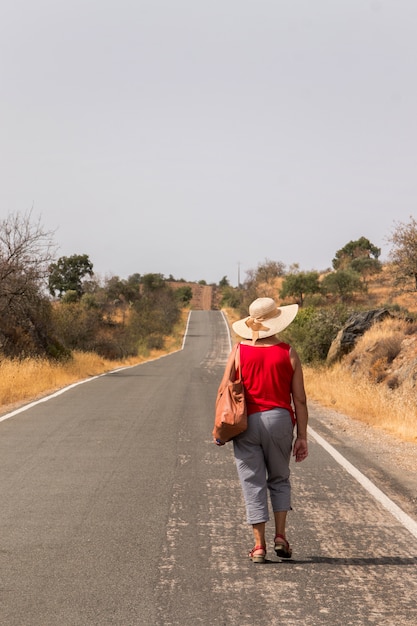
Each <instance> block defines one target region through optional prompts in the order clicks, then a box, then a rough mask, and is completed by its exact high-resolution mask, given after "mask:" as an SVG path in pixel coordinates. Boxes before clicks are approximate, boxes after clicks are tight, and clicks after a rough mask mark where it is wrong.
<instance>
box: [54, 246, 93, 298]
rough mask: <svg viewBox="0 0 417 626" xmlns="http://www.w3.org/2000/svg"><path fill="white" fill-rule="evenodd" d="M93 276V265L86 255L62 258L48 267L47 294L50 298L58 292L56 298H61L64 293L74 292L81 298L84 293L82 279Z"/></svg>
mask: <svg viewBox="0 0 417 626" xmlns="http://www.w3.org/2000/svg"><path fill="white" fill-rule="evenodd" d="M93 275H94V272H93V264H92V263H91V261H90V259H89V258H88V255H87V254H73V255H72V256H70V257H66V256H63V257H61V258H60V259H58V261H57V262H56V263H52V264H51V265H50V266H49V281H48V284H49V292H50V294H51V295H52V296H55V293H56V292H58V297H59V298H62V295H63V294H64V293H65V292H66V291H75V292H76V294H77V296H78V298H81V296H82V295H83V293H84V289H83V279H84V278H85V276H90V277H91V276H93Z"/></svg>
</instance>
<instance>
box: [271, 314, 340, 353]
mask: <svg viewBox="0 0 417 626" xmlns="http://www.w3.org/2000/svg"><path fill="white" fill-rule="evenodd" d="M350 314H351V311H349V310H348V309H347V308H345V307H344V306H342V305H341V306H337V307H332V308H331V309H315V308H313V307H306V308H304V309H300V310H299V312H298V315H297V317H296V318H295V320H294V322H293V323H292V324H291V325H290V326H289V327H288V328H287V329H286V330H285V331H284V332H283V333H282V334H281V337H282V338H283V339H284V341H288V343H290V344H291V345H292V346H294V348H295V349H296V350H297V352H298V354H299V356H300V359H301V361H302V362H303V363H320V362H323V361H325V360H326V357H327V353H328V351H329V348H330V345H331V343H332V341H333V339H334V338H335V337H336V335H337V333H338V332H339V330H340V329H341V328H342V327H343V325H344V324H345V322H346V320H347V319H348V317H349V315H350Z"/></svg>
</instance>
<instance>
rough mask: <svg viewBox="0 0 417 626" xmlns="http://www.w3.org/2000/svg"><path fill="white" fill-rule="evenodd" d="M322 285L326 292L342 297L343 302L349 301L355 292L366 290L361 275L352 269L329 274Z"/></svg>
mask: <svg viewBox="0 0 417 626" xmlns="http://www.w3.org/2000/svg"><path fill="white" fill-rule="evenodd" d="M321 287H322V290H323V291H324V292H325V293H328V294H333V295H335V296H338V297H340V299H341V301H342V302H348V301H349V300H350V299H351V298H352V296H353V294H354V293H357V292H360V291H363V290H364V285H363V283H362V281H361V277H360V275H359V274H358V273H357V272H355V271H353V270H352V269H347V270H338V271H337V272H331V273H330V274H327V275H326V276H325V277H324V278H323V281H322V284H321Z"/></svg>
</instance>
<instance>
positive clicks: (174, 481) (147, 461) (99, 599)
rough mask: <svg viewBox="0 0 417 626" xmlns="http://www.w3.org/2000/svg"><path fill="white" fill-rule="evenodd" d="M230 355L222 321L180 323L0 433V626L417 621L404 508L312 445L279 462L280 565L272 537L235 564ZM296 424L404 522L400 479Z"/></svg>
mask: <svg viewBox="0 0 417 626" xmlns="http://www.w3.org/2000/svg"><path fill="white" fill-rule="evenodd" d="M228 350H229V336H228V332H227V327H226V324H225V323H224V320H223V317H222V315H221V313H220V312H217V311H194V312H192V313H191V316H190V320H189V327H188V331H187V336H186V340H185V342H184V346H183V349H182V350H180V351H178V352H177V353H174V354H171V355H169V356H167V357H164V358H161V359H159V360H156V361H152V362H149V363H145V364H142V365H139V366H136V367H133V368H129V369H123V370H120V371H118V372H114V373H111V374H108V375H106V376H102V377H98V378H96V379H94V380H92V381H90V382H88V383H86V384H82V385H78V386H76V387H74V388H72V389H70V390H67V391H66V392H65V393H62V394H60V395H58V396H56V397H53V398H51V399H49V400H48V401H46V402H42V403H39V404H37V405H35V406H32V407H31V408H29V409H28V410H26V411H24V412H21V413H19V414H17V415H15V416H13V417H11V418H10V419H5V420H4V421H2V422H1V423H0V503H1V507H0V528H1V540H0V624H1V626H90V625H91V626H93V625H94V626H107V625H120V626H142V625H143V626H153V625H155V626H169V625H172V626H173V625H178V626H185V625H187V626H188V625H189V626H195V625H197V624H204V625H209V626H212V625H213V626H214V625H230V626H246V625H248V626H249V625H250V626H252V625H254V624H255V625H259V626H263V625H268V626H270V625H275V624H276V625H281V624H283V625H287V626H290V625H295V624H297V625H300V624H302V625H303V626H309V625H314V626H316V625H321V624H330V625H339V624H340V625H342V624H343V626H348V625H354V626H358V625H362V624H363V625H365V624H375V625H376V626H382V625H389V626H394V624H395V625H401V624H409V625H411V624H413V625H414V624H415V623H417V602H416V598H417V568H416V565H417V530H416V529H417V525H416V526H415V527H414V526H413V524H416V516H415V515H414V513H413V510H411V509H412V507H411V508H410V507H409V510H408V512H405V513H404V515H405V517H401V515H394V514H393V512H392V511H389V510H388V509H387V506H386V502H385V503H384V502H381V501H380V500H378V498H377V497H376V496H375V493H374V494H372V493H370V492H369V490H368V489H367V488H366V487H364V486H363V485H362V484H360V483H359V482H358V477H357V476H354V475H352V473H351V472H350V471H348V470H347V469H346V468H345V467H343V466H342V465H341V464H340V459H338V458H337V454H336V458H335V455H332V454H331V452H332V449H334V448H332V449H330V450H329V449H325V448H324V447H323V445H321V443H319V441H318V440H317V437H316V438H314V437H311V441H310V456H309V458H308V460H307V461H306V462H304V463H301V464H299V465H295V464H293V465H292V483H293V508H294V510H293V511H292V512H291V513H290V515H289V527H288V531H289V537H290V540H291V543H292V544H293V548H294V558H293V560H292V561H290V562H279V561H278V560H277V559H276V558H275V555H274V553H273V550H272V545H271V544H272V539H273V528H272V526H271V528H270V540H271V542H270V545H269V546H268V549H269V552H268V559H269V560H268V561H267V563H266V564H265V565H258V564H253V563H251V562H250V561H249V559H248V558H247V553H248V550H249V549H250V548H251V547H252V539H251V532H250V528H249V527H248V526H247V525H246V524H245V515H244V507H243V502H242V497H241V492H240V487H239V484H238V481H237V476H236V471H235V467H234V462H233V455H232V448H231V445H227V446H224V447H223V448H217V447H216V446H214V445H213V444H212V442H211V428H212V422H213V401H214V397H215V393H216V389H217V385H218V382H219V380H220V377H221V373H222V368H223V365H224V362H225V359H226V355H227V353H228ZM311 414H312V419H311V424H312V427H313V432H314V433H315V434H316V435H318V434H319V436H322V437H323V438H325V439H326V438H327V440H328V441H329V439H331V441H330V443H331V445H332V446H334V447H335V448H338V449H339V451H341V452H342V454H344V453H346V454H347V456H348V457H349V460H350V462H351V463H353V465H354V466H355V467H358V469H359V471H360V472H363V474H366V472H367V469H368V468H370V469H373V472H372V480H374V479H375V480H376V481H377V482H378V481H379V478H380V479H381V480H380V482H379V485H377V487H379V488H380V489H382V490H385V487H387V488H388V489H389V490H390V494H389V495H390V497H391V496H392V494H394V496H395V495H398V500H397V505H396V506H398V507H399V510H400V511H401V510H402V507H401V505H402V502H404V503H405V502H406V501H407V494H406V493H405V492H404V494H402V493H401V489H402V487H401V485H400V484H399V483H398V480H397V478H396V481H395V484H396V485H397V487H398V489H397V490H396V489H395V484H394V483H393V482H390V481H389V477H387V476H386V475H385V478H384V480H383V479H382V474H381V476H380V477H379V478H378V472H377V471H376V470H375V467H373V468H371V466H370V465H369V464H368V463H367V461H366V456H365V455H364V454H362V453H361V452H357V453H356V452H355V450H354V449H353V448H351V447H349V448H348V449H347V448H346V446H344V445H343V439H341V438H338V437H337V436H335V434H334V433H332V432H331V431H329V428H328V426H326V424H325V420H323V413H322V411H321V409H320V408H319V407H312V409H311ZM344 448H345V449H344ZM361 475H362V474H361ZM384 481H385V482H384ZM397 492H398V494H397ZM390 501H391V500H390ZM394 513H395V510H394ZM407 524H408V526H407Z"/></svg>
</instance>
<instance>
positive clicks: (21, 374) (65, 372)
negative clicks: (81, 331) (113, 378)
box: [0, 310, 188, 413]
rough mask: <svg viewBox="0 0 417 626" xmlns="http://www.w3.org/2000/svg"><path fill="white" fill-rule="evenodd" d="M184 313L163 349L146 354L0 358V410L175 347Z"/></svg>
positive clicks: (177, 347) (77, 353)
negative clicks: (53, 359)
mask: <svg viewBox="0 0 417 626" xmlns="http://www.w3.org/2000/svg"><path fill="white" fill-rule="evenodd" d="M187 317H188V311H187V310H184V311H183V313H182V318H181V322H180V323H179V324H178V327H177V329H176V332H175V334H174V335H173V336H172V337H167V338H166V339H165V349H164V350H151V351H150V352H149V353H148V354H145V355H141V356H138V357H131V358H128V359H124V360H122V361H109V360H107V359H103V358H101V357H100V356H98V355H97V354H95V353H85V352H74V354H73V358H72V359H71V360H70V361H68V362H67V363H62V364H56V363H53V362H51V361H47V360H45V359H25V360H12V359H2V360H0V411H1V412H2V413H5V412H7V411H9V410H12V409H13V408H15V407H16V406H17V405H20V404H22V403H25V402H28V401H32V400H36V399H38V398H41V397H44V396H46V395H48V394H50V393H52V392H54V391H56V390H57V389H61V388H62V387H66V386H67V385H71V384H72V383H75V382H77V381H80V380H85V379H86V378H90V377H91V376H97V375H99V374H103V373H105V372H109V371H112V370H115V369H117V368H119V367H126V366H129V365H137V364H138V363H143V362H145V361H149V360H151V359H156V358H158V357H160V356H162V355H164V354H167V353H170V352H174V351H175V350H178V349H179V348H180V347H181V343H182V339H183V334H184V328H185V322H186V319H187Z"/></svg>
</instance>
